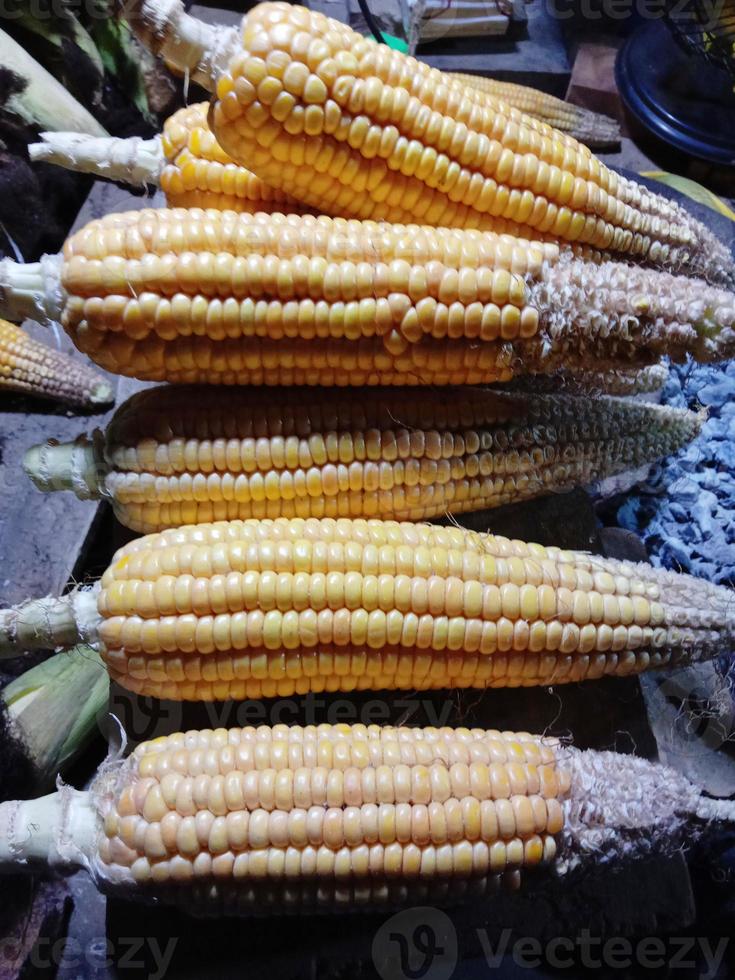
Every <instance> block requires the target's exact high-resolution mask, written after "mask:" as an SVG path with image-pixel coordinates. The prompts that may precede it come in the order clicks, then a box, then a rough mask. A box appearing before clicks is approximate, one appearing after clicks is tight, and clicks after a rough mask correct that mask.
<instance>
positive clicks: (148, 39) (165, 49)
mask: <svg viewBox="0 0 735 980" xmlns="http://www.w3.org/2000/svg"><path fill="white" fill-rule="evenodd" d="M126 17H127V19H128V21H129V23H130V26H131V27H132V28H133V31H135V33H136V34H138V35H139V37H140V38H141V39H142V40H143V41H144V43H145V44H146V45H147V46H148V48H149V49H150V50H151V51H153V53H154V54H158V55H160V56H161V57H162V58H163V59H164V61H166V62H167V63H168V64H169V65H171V66H173V67H174V68H177V69H178V70H179V71H181V72H184V73H186V74H188V75H189V77H190V78H191V79H192V80H193V81H195V82H198V83H199V84H200V85H201V86H202V87H203V88H205V89H207V91H209V92H212V91H214V86H215V82H216V80H217V76H218V75H219V74H220V72H221V70H222V67H223V66H224V65H225V64H226V63H227V61H228V60H229V58H230V55H231V54H234V52H235V51H236V50H237V47H238V46H239V38H240V35H239V31H238V30H237V28H234V27H222V26H221V25H220V26H214V25H211V24H205V23H204V22H203V21H201V20H198V19H197V18H196V17H191V16H190V15H189V14H187V13H186V11H185V10H184V5H183V4H182V3H181V2H180V0H142V2H141V0H131V4H130V7H129V8H128V9H127V10H126Z"/></svg>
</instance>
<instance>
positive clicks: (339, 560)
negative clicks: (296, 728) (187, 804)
mask: <svg viewBox="0 0 735 980" xmlns="http://www.w3.org/2000/svg"><path fill="white" fill-rule="evenodd" d="M733 609H734V607H733V602H732V592H731V590H729V589H727V588H724V587H722V586H714V585H710V584H709V583H707V582H703V581H702V580H701V579H695V578H692V577H691V576H686V575H676V574H674V573H673V572H665V571H660V570H658V569H654V568H652V567H651V566H650V565H646V564H632V563H630V562H620V561H616V560H612V559H605V558H599V557H597V556H594V555H588V554H584V553H579V552H572V551H561V550H559V549H558V548H543V547H541V546H540V545H535V544H524V543H523V542H521V541H509V540H507V539H506V538H502V537H498V536H495V535H490V534H478V533H475V532H471V531H466V530H464V529H462V528H458V527H435V526H432V525H429V524H410V523H396V522H394V521H376V520H373V521H366V520H348V519H340V520H331V519H326V518H325V519H322V520H317V519H314V518H309V519H307V520H302V519H300V518H294V519H291V520H288V519H284V518H279V519H276V520H273V521H270V520H262V521H257V520H251V521H230V522H222V523H217V524H197V525H192V526H189V527H182V528H178V529H173V530H167V531H163V532H161V533H160V534H153V535H148V536H147V537H143V538H139V539H137V540H135V541H132V542H131V543H130V544H128V545H126V546H125V547H124V548H122V549H120V550H119V551H118V552H117V554H116V555H115V557H114V558H113V561H112V564H111V566H110V567H109V568H108V569H107V571H106V572H105V574H104V575H103V576H102V579H101V582H100V583H99V585H98V586H96V587H95V588H93V589H91V590H77V591H75V592H72V593H70V594H69V595H67V596H64V597H62V598H59V599H55V598H49V599H41V600H31V601H29V602H27V603H24V604H22V605H20V606H18V607H15V608H12V609H8V610H4V611H3V612H2V613H1V614H0V655H3V656H15V655H17V654H18V653H19V652H22V651H24V650H26V649H35V648H39V647H40V648H46V647H48V646H56V645H73V644H74V643H77V642H79V641H80V640H83V641H84V642H99V643H100V645H101V651H102V656H103V659H104V660H105V662H106V663H107V666H108V669H109V671H110V675H111V676H112V678H113V679H114V680H116V681H118V682H119V683H121V684H122V685H123V686H125V687H127V688H129V689H131V690H133V691H136V692H138V693H140V694H144V695H149V696H151V697H159V698H172V699H174V700H195V701H211V700H214V701H220V700H227V699H229V698H235V699H244V698H260V697H281V696H283V697H288V696H291V695H293V694H305V693H307V692H309V691H315V692H321V691H355V690H383V689H394V690H432V689H442V688H453V687H456V688H465V687H474V688H485V687H526V686H535V685H540V684H541V685H547V684H561V683H566V682H569V681H579V680H584V679H593V678H598V677H602V676H604V675H616V676H623V675H629V674H634V673H638V672H640V671H643V670H646V669H648V668H651V667H663V666H667V665H670V664H676V663H691V662H694V661H698V660H701V659H707V658H711V657H715V656H718V655H720V654H729V653H730V652H731V647H732V642H733V639H734V637H735V629H734V627H735V613H734V612H733Z"/></svg>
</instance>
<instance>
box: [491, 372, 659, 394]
mask: <svg viewBox="0 0 735 980" xmlns="http://www.w3.org/2000/svg"><path fill="white" fill-rule="evenodd" d="M668 377H669V369H668V367H667V366H666V365H665V364H651V365H649V366H648V367H642V368H638V369H637V370H635V371H632V370H628V371H626V370H620V369H615V370H612V371H587V370H579V371H559V372H558V373H556V374H549V375H540V374H535V375H529V376H527V377H520V378H517V379H516V380H515V381H511V382H510V384H508V385H506V386H505V388H506V389H507V390H509V391H522V392H529V393H531V394H533V393H536V394H538V393H543V392H549V393H551V394H556V393H558V392H563V393H565V394H569V395H590V394H598V395H599V394H600V393H601V392H602V393H604V394H605V395H613V396H618V397H620V396H623V397H625V396H634V395H649V394H653V393H654V392H658V391H660V390H661V389H662V388H663V387H664V385H665V384H666V382H667V380H668Z"/></svg>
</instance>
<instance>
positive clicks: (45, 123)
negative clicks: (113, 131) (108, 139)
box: [0, 29, 107, 136]
mask: <svg viewBox="0 0 735 980" xmlns="http://www.w3.org/2000/svg"><path fill="white" fill-rule="evenodd" d="M0 65H2V67H3V68H4V69H5V72H6V73H7V74H8V75H9V76H10V78H11V79H12V83H13V84H12V86H10V87H9V94H8V95H7V97H6V99H5V102H4V104H3V108H4V109H5V110H7V111H8V112H9V113H11V114H12V115H14V116H17V117H18V118H19V119H20V120H22V121H23V122H24V123H26V124H28V125H31V126H38V127H39V129H50V130H54V131H57V130H67V129H68V130H71V131H73V132H76V133H87V134H89V135H94V136H106V135H107V130H106V129H104V127H102V126H101V125H100V124H99V123H98V122H97V120H96V119H95V118H94V116H93V115H92V114H91V113H90V112H88V111H87V109H85V108H84V106H82V105H81V104H80V103H79V102H77V100H76V99H75V98H74V97H73V96H72V95H71V94H70V93H69V92H68V91H67V90H66V89H65V88H64V87H63V86H62V85H61V84H60V83H59V82H58V81H57V80H56V79H55V78H54V76H53V75H52V74H51V73H50V72H48V71H47V70H46V69H45V68H44V67H43V66H42V65H40V64H39V63H38V62H37V61H36V60H35V59H34V58H32V57H31V55H30V54H28V52H27V51H26V50H25V49H24V48H23V47H21V45H20V44H18V43H17V41H15V40H14V39H13V38H12V37H11V36H10V35H9V34H6V33H5V31H3V30H2V29H0Z"/></svg>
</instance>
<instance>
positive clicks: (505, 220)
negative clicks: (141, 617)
mask: <svg viewBox="0 0 735 980" xmlns="http://www.w3.org/2000/svg"><path fill="white" fill-rule="evenodd" d="M126 13H127V15H128V16H129V17H130V19H131V26H132V27H133V29H134V30H136V32H138V34H139V35H140V36H141V37H142V39H143V40H144V41H145V42H146V43H148V44H149V46H150V47H151V48H152V49H153V50H155V51H159V52H160V53H162V54H163V56H164V57H165V58H166V59H167V60H168V61H170V62H171V63H173V64H174V65H176V66H177V67H178V68H179V69H180V70H187V71H190V72H191V73H192V75H193V77H194V78H195V79H196V80H198V81H200V82H201V83H202V84H204V85H205V86H206V87H208V88H209V89H210V91H212V92H213V93H214V100H213V103H212V109H211V112H210V126H211V128H212V131H213V133H214V135H215V137H216V139H217V141H218V142H219V144H220V145H221V146H222V148H223V149H224V150H225V151H226V152H227V153H228V154H229V155H230V156H231V157H232V158H233V159H234V160H235V161H237V162H238V163H241V164H242V165H243V166H246V167H248V168H249V169H252V170H253V171H254V172H255V173H256V174H257V175H258V176H259V177H260V178H261V179H262V180H264V181H265V182H266V183H267V184H269V185H270V186H272V187H277V188H280V189H281V190H283V191H285V192H287V193H289V194H292V195H293V196H294V197H296V198H297V199H299V200H301V201H303V202H304V203H305V204H306V205H309V206H310V207H312V208H314V209H316V210H317V211H321V212H325V213H327V214H334V215H342V216H348V217H355V218H363V219H372V220H384V221H395V222H401V223H409V222H413V221H418V222H421V223H422V224H430V225H437V226H454V227H463V228H488V229H492V230H495V231H500V232H509V233H511V234H516V235H523V236H526V237H534V236H535V237H540V238H549V239H552V240H558V241H566V242H571V243H578V244H580V245H582V246H588V247H591V248H593V249H597V250H606V251H612V252H614V253H616V254H617V255H618V256H620V257H626V258H629V259H635V260H640V259H644V260H647V261H652V262H654V263H658V264H661V265H663V266H664V267H666V268H669V269H673V270H678V269H680V268H681V269H685V270H686V271H687V272H691V273H694V274H697V275H705V276H707V277H709V278H711V279H713V280H718V281H722V282H733V281H735V265H734V264H733V261H732V257H731V255H730V253H729V251H728V249H727V248H726V247H725V245H723V244H722V243H721V242H720V241H719V240H718V239H717V238H716V237H715V236H714V235H713V234H712V233H711V232H709V231H708V230H707V229H706V228H705V227H704V226H703V225H702V224H701V223H700V222H698V221H696V220H695V219H693V218H692V217H691V216H690V215H689V214H688V213H687V212H686V211H685V210H684V209H683V208H682V207H680V206H679V205H677V204H674V203H672V202H671V201H670V200H668V199H667V198H664V197H662V196H659V195H656V194H653V193H651V192H650V191H648V190H647V189H646V188H644V187H642V186H640V185H638V184H636V183H634V182H633V181H631V180H628V179H627V178H624V177H621V176H619V175H618V174H617V173H615V172H614V171H611V170H609V169H608V168H607V167H606V166H605V165H604V164H602V163H601V162H600V161H599V160H598V159H597V158H596V157H594V156H593V154H592V153H591V151H590V150H589V149H588V148H587V147H586V146H583V145H582V144H579V143H577V142H576V140H574V139H572V138H571V137H570V136H566V135H565V134H563V133H560V132H559V131H558V130H554V129H552V128H551V127H549V126H546V125H545V124H544V123H541V122H539V121H538V120H536V119H533V118H531V117H529V116H525V115H523V113H521V112H519V111H518V110H517V109H515V108H513V107H511V106H509V105H507V104H506V103H504V102H503V101H501V100H500V99H497V98H495V97H494V96H489V95H487V94H485V93H483V92H479V91H478V90H477V89H475V88H469V87H467V86H465V85H463V84H462V83H461V82H459V81H457V80H455V79H451V78H449V77H447V76H445V75H442V73H441V72H439V71H437V70H435V69H432V68H430V67H429V66H428V65H426V64H423V63H422V62H420V61H417V60H416V59H414V58H410V57H408V56H407V55H405V54H402V53H400V52H398V51H394V50H392V49H391V48H389V47H387V46H385V45H378V44H376V43H375V42H374V41H372V40H370V39H368V38H364V37H362V36H361V35H359V34H357V33H356V32H355V31H353V30H351V29H350V28H349V27H348V26H346V25H345V24H342V23H340V22H338V21H336V20H331V19H330V18H328V17H325V16H324V15H322V14H319V13H314V12H311V11H309V10H307V9H306V8H304V7H299V6H293V5H291V4H287V3H262V4H259V5H258V6H256V7H255V8H253V9H252V10H251V11H250V12H249V13H247V14H246V15H245V17H244V18H243V22H242V26H241V28H240V29H235V28H216V27H210V26H208V25H205V24H203V23H201V22H200V21H197V20H195V19H194V18H192V17H190V16H189V15H188V14H186V13H185V11H184V7H183V4H182V3H181V2H180V0H165V2H159V0H135V2H133V3H131V4H129V5H128V6H127V7H126Z"/></svg>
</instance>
